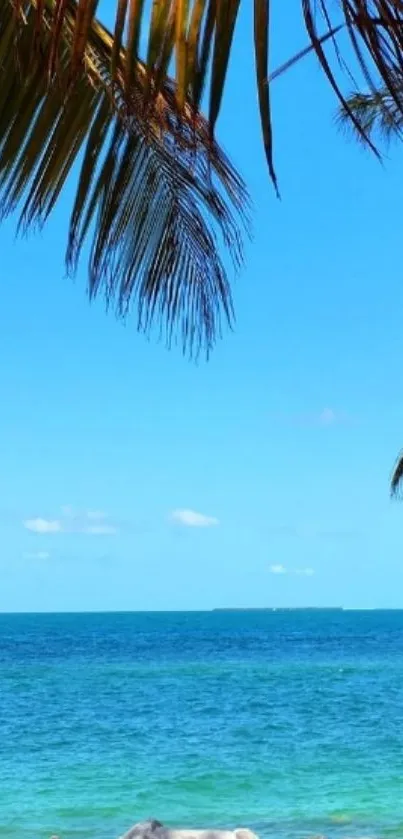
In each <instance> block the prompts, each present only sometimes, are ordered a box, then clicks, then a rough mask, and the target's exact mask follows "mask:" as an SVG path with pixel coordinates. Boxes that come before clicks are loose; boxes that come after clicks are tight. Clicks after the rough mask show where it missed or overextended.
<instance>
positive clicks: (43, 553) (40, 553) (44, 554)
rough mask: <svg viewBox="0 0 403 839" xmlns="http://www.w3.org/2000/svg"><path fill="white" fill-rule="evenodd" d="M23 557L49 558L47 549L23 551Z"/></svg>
mask: <svg viewBox="0 0 403 839" xmlns="http://www.w3.org/2000/svg"><path fill="white" fill-rule="evenodd" d="M22 556H23V559H49V557H50V553H48V552H47V551H37V552H36V553H24V554H23V555H22Z"/></svg>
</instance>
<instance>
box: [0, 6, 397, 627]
mask: <svg viewBox="0 0 403 839" xmlns="http://www.w3.org/2000/svg"><path fill="white" fill-rule="evenodd" d="M280 15H281V13H280ZM284 24H285V21H284V20H281V18H279V20H278V26H279V29H280V32H281V31H283V32H284V37H283V38H281V37H280V38H279V39H278V41H277V45H276V49H275V56H274V58H275V62H280V61H282V60H283V59H285V58H286V57H287V56H288V54H289V52H290V51H292V49H293V48H299V47H300V46H301V44H302V43H303V36H302V33H301V30H300V29H299V28H298V26H296V28H295V32H292V33H291V35H290V37H288V39H286V38H285V25H284ZM281 25H282V28H281ZM249 29H250V21H249V19H248V18H247V16H246V17H245V20H244V21H243V24H242V28H241V30H240V32H239V33H238V38H237V42H236V55H235V60H234V62H233V64H232V67H231V71H230V72H231V92H230V93H229V95H228V97H227V100H226V103H225V106H224V109H223V113H222V116H221V121H220V131H219V135H220V139H221V140H222V143H223V144H224V146H225V148H226V150H227V151H228V152H229V153H230V155H231V157H232V159H233V160H234V162H235V163H236V164H237V165H238V166H239V168H240V169H241V171H242V173H243V175H244V177H245V178H246V180H247V182H248V184H249V187H250V191H251V194H252V198H253V201H254V205H255V209H254V239H253V242H252V243H251V244H250V245H248V248H247V259H246V267H245V269H244V271H243V272H242V274H241V276H240V277H239V278H238V279H237V281H236V285H235V304H236V312H237V324H236V330H235V332H234V333H233V334H230V333H227V334H226V335H225V337H224V340H223V341H222V342H221V343H220V344H219V345H218V346H217V348H216V350H215V352H214V354H213V356H212V358H211V359H210V361H209V363H208V364H206V363H204V362H203V361H201V362H200V363H199V365H197V366H196V365H194V364H192V363H189V362H188V361H186V360H185V359H184V358H183V357H182V356H181V354H180V353H179V352H178V351H175V350H173V351H171V352H168V351H167V350H165V349H164V347H163V346H161V345H160V344H158V343H157V342H156V341H153V340H150V341H147V340H146V339H145V338H144V337H142V336H141V335H138V334H137V333H136V331H135V327H134V323H133V322H130V320H129V321H128V322H127V324H126V326H123V325H122V324H121V323H119V322H117V321H116V320H115V318H114V317H113V315H111V314H109V315H106V313H105V311H104V307H103V305H102V303H101V302H99V303H97V304H96V305H93V306H91V307H90V306H89V304H88V302H87V299H86V295H85V265H84V264H83V265H82V267H81V269H80V271H79V274H78V277H77V282H76V283H72V282H70V281H69V280H68V279H66V278H65V277H64V265H63V254H64V248H65V234H66V226H67V219H68V209H69V200H70V197H71V194H72V186H71V185H70V186H69V188H68V190H67V193H66V196H65V198H64V199H63V201H62V202H61V204H60V206H59V207H58V208H57V211H56V212H55V214H54V216H53V218H52V220H51V221H50V223H49V225H48V227H47V229H46V230H45V231H44V233H43V234H42V235H41V236H37V237H34V236H31V237H29V238H28V239H24V240H21V239H19V240H15V236H14V234H15V219H12V220H9V221H8V222H7V223H5V224H3V225H2V227H1V228H0V246H1V255H2V267H1V272H0V276H1V284H2V306H1V309H0V334H1V346H2V356H1V365H0V386H1V395H2V409H1V413H0V462H1V472H0V537H1V554H0V573H1V587H0V610H7V611H13V610H70V609H71V610H80V609H85V610H86V609H88V610H91V609H187V608H189V609H200V608H207V609H208V608H211V607H214V606H228V605H235V606H246V605H251V606H279V605H291V606H293V605H338V604H342V605H345V606H350V607H355V606H357V607H375V606H381V607H382V606H385V607H388V606H390V607H399V606H403V594H402V592H403V558H402V554H403V505H399V504H396V503H392V502H390V500H389V497H388V481H389V475H390V471H391V468H392V466H393V463H394V459H395V457H396V455H397V454H398V451H399V449H400V447H401V446H402V445H403V400H402V395H401V392H400V381H401V369H402V364H403V330H402V320H403V318H402V315H403V283H402V277H401V273H402V269H401V257H400V248H399V241H400V226H401V221H400V189H399V185H400V179H401V160H402V157H401V154H402V153H401V149H400V148H399V147H398V146H396V147H395V148H393V149H392V150H391V152H390V154H389V159H388V160H387V162H386V164H385V166H384V167H381V166H380V165H379V164H378V163H377V162H376V161H375V160H374V159H373V158H372V157H371V156H370V155H369V154H368V153H367V152H364V151H363V150H362V149H361V148H359V147H358V146H357V145H356V144H355V143H354V142H353V141H352V140H351V139H350V140H348V139H346V137H345V136H343V135H341V134H340V133H339V132H338V131H337V129H336V128H335V125H334V121H333V117H334V111H335V101H334V99H333V97H332V94H331V92H330V91H329V90H328V88H327V86H326V82H325V81H324V79H323V78H322V76H321V74H320V71H319V70H318V68H317V66H316V64H315V61H314V60H313V59H308V60H306V61H305V62H304V64H303V65H300V66H299V67H298V69H294V70H293V71H292V72H290V73H289V74H287V75H286V76H284V77H282V78H281V79H280V80H278V81H277V82H276V86H275V90H274V91H273V94H274V103H273V104H274V115H275V131H276V134H275V142H276V163H277V170H278V175H279V180H280V187H281V192H282V201H281V202H278V201H277V200H276V198H275V196H274V194H273V190H272V188H271V186H270V183H269V180H268V176H267V171H266V167H265V162H264V159H263V152H262V148H261V144H260V134H259V126H258V119H257V111H256V102H255V93H254V86H253V68H252V64H251V57H250V39H249V36H250V32H249ZM309 93H311V101H309Z"/></svg>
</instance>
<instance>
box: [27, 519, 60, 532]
mask: <svg viewBox="0 0 403 839" xmlns="http://www.w3.org/2000/svg"><path fill="white" fill-rule="evenodd" d="M23 524H24V527H25V529H26V530H32V532H33V533H61V532H62V530H63V524H62V522H61V521H60V520H59V519H42V518H36V519H26V520H25V521H24V522H23Z"/></svg>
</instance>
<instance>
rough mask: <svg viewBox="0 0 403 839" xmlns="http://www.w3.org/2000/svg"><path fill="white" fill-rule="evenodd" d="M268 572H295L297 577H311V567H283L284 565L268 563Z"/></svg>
mask: <svg viewBox="0 0 403 839" xmlns="http://www.w3.org/2000/svg"><path fill="white" fill-rule="evenodd" d="M269 571H270V574H297V575H298V576H299V577H313V575H314V573H315V571H314V569H313V568H290V569H289V568H285V567H284V565H270V568H269Z"/></svg>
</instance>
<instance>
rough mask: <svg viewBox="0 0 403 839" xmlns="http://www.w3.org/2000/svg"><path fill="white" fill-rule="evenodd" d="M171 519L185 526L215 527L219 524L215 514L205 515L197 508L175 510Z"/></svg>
mask: <svg viewBox="0 0 403 839" xmlns="http://www.w3.org/2000/svg"><path fill="white" fill-rule="evenodd" d="M171 519H172V520H173V521H175V522H176V523H177V524H181V525H183V526H184V527H215V526H216V525H217V524H219V521H218V519H216V518H214V516H205V515H204V514H203V513H197V512H196V511H195V510H174V511H173V512H172V513H171Z"/></svg>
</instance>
